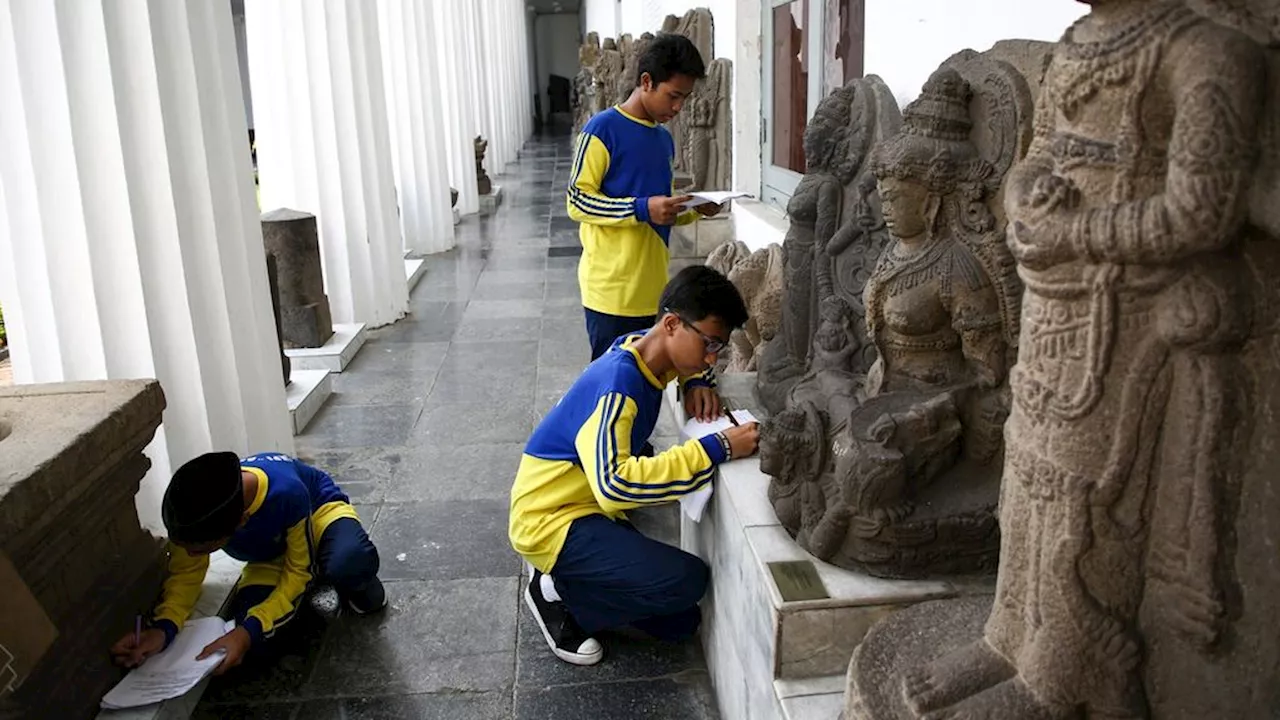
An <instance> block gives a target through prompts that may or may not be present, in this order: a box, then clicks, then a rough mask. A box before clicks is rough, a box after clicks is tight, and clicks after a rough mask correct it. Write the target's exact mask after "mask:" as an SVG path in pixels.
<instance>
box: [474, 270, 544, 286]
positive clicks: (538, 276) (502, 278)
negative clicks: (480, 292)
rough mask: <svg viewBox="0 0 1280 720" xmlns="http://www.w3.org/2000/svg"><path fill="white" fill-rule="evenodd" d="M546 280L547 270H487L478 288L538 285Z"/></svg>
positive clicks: (481, 276)
mask: <svg viewBox="0 0 1280 720" xmlns="http://www.w3.org/2000/svg"><path fill="white" fill-rule="evenodd" d="M545 280H546V270H537V269H534V270H486V271H485V272H484V273H483V274H481V275H480V281H479V283H477V285H476V288H477V289H481V288H486V287H489V286H496V285H510V284H512V283H536V282H544V281H545Z"/></svg>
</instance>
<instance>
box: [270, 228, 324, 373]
mask: <svg viewBox="0 0 1280 720" xmlns="http://www.w3.org/2000/svg"><path fill="white" fill-rule="evenodd" d="M262 243H263V245H264V246H265V247H266V249H267V254H268V255H270V256H272V257H274V258H275V260H276V270H277V273H278V277H277V279H278V282H279V289H280V333H281V335H282V336H283V343H284V346H285V347H286V348H317V347H321V346H322V345H324V344H325V343H326V342H328V340H329V338H330V337H332V336H333V316H332V315H331V314H330V312H329V297H328V296H327V295H325V293H324V273H323V268H322V266H321V263H320V237H319V235H318V233H317V230H316V216H315V215H312V214H310V213H304V212H298V211H297V210H288V209H285V208H280V209H278V210H272V211H270V212H267V213H263V215H262Z"/></svg>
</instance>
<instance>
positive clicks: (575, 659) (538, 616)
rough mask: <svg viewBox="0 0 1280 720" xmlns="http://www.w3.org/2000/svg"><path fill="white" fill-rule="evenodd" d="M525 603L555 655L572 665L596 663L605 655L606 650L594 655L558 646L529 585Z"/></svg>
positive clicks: (525, 590)
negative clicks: (543, 619)
mask: <svg viewBox="0 0 1280 720" xmlns="http://www.w3.org/2000/svg"><path fill="white" fill-rule="evenodd" d="M524 604H525V605H527V606H529V612H531V613H533V621H534V622H535V623H537V624H538V629H539V630H541V631H542V637H543V638H544V639H546V641H547V647H549V648H551V652H553V653H555V656H556V657H558V658H560V659H561V660H563V661H565V662H567V663H569V664H571V665H582V666H584V667H585V666H588V665H595V664H596V663H598V662H600V659H601V658H603V657H604V650H603V648H602V649H601V651H600V652H598V653H594V654H592V655H583V654H582V653H574V652H569V651H568V650H561V649H560V648H558V647H556V641H555V640H554V639H553V638H552V637H551V633H550V632H548V631H547V627H546V624H545V623H543V622H542V613H539V612H538V604H537V603H535V602H534V601H533V595H531V594H530V593H529V586H528V585H526V586H525V588H524Z"/></svg>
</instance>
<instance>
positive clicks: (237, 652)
mask: <svg viewBox="0 0 1280 720" xmlns="http://www.w3.org/2000/svg"><path fill="white" fill-rule="evenodd" d="M252 643H253V638H251V637H249V631H248V630H245V629H244V628H243V627H237V628H236V629H235V630H232V631H231V632H229V633H227V634H226V635H223V636H222V637H220V638H218V639H217V640H214V641H213V642H211V643H209V644H208V645H205V646H204V650H201V651H200V654H199V655H197V656H196V659H197V660H203V659H205V658H207V657H209V656H210V655H212V654H214V653H216V652H218V651H219V650H226V651H227V655H226V657H224V658H222V662H220V663H218V667H216V668H214V669H213V674H214V675H221V674H223V673H225V672H226V671H228V670H230V669H231V668H233V667H235V666H237V665H239V664H240V662H241V661H243V660H244V656H245V653H247V652H249V645H250V644H252Z"/></svg>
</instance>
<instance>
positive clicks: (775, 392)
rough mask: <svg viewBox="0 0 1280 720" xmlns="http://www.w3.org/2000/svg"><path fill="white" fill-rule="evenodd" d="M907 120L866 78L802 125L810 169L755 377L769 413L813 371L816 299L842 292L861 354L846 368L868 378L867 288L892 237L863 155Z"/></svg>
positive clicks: (793, 207)
mask: <svg viewBox="0 0 1280 720" xmlns="http://www.w3.org/2000/svg"><path fill="white" fill-rule="evenodd" d="M901 123H902V116H901V113H900V112H899V111H898V106H897V104H896V103H895V102H894V100H893V95H892V93H891V92H890V91H889V88H888V87H886V86H885V84H884V82H883V81H881V80H880V78H878V77H876V76H874V75H870V76H867V77H866V78H861V79H858V80H853V81H851V82H849V83H848V84H847V85H845V86H844V87H843V88H841V89H839V90H837V91H835V92H834V93H832V94H831V95H829V96H827V97H826V98H825V99H824V100H823V101H822V102H821V103H820V104H819V105H818V109H817V112H816V113H815V114H814V116H813V118H811V119H810V121H809V123H808V125H807V126H806V128H805V135H804V147H805V158H806V163H807V167H806V168H805V170H806V172H805V175H804V177H803V178H802V179H801V180H800V185H799V186H798V187H797V188H796V191H795V194H793V195H792V196H791V202H790V203H788V204H787V213H788V215H789V216H790V220H791V225H790V227H789V228H788V230H787V236H786V240H785V241H784V242H783V246H782V247H783V253H784V254H785V260H784V267H783V275H784V282H783V297H782V308H783V310H782V318H781V322H780V327H779V330H778V333H777V335H776V336H775V337H774V339H773V340H772V341H770V342H768V343H767V344H766V345H765V346H764V349H763V350H762V351H761V355H760V359H759V374H758V376H757V377H758V381H759V384H758V386H757V388H756V391H757V395H758V397H759V399H760V401H761V403H762V404H763V405H764V406H765V407H766V408H768V409H769V410H770V411H771V412H773V413H777V412H780V411H781V410H782V409H783V408H784V407H785V406H786V401H787V397H788V395H789V394H790V391H791V388H792V387H793V386H794V385H795V383H796V382H798V381H799V379H800V378H801V376H803V375H804V374H805V372H806V371H807V370H808V369H809V354H810V347H811V345H812V343H813V339H814V333H815V330H816V328H817V311H818V300H819V297H825V296H828V295H836V296H837V297H838V298H839V299H840V300H841V301H843V302H844V304H845V305H846V306H848V307H849V308H850V311H851V312H850V318H851V320H852V327H851V328H850V335H849V338H848V342H849V343H850V344H852V345H854V346H856V348H857V349H856V350H855V351H854V354H855V355H856V357H855V358H854V359H853V360H852V361H851V362H852V365H851V367H850V369H851V370H852V371H855V372H866V371H867V370H869V369H870V368H871V363H872V361H874V359H875V355H874V353H875V350H874V347H873V346H872V344H871V343H870V342H869V341H868V340H867V336H866V331H865V327H864V323H863V321H862V320H861V316H862V313H861V310H862V290H863V286H864V285H865V284H866V281H867V278H868V277H870V275H871V271H872V270H873V269H874V268H875V265H876V262H877V261H878V260H879V255H880V251H881V248H883V246H884V244H885V243H887V242H888V233H887V232H886V231H885V229H884V224H883V222H882V221H881V219H880V210H879V197H878V196H877V195H876V194H875V191H874V189H875V179H874V177H873V176H872V175H871V171H870V167H869V165H868V162H867V159H868V157H869V155H870V151H871V147H872V145H873V144H874V143H875V142H878V141H880V140H883V139H884V138H887V137H889V136H891V135H893V134H894V133H896V132H897V131H898V128H899V126H900V125H901ZM846 208H847V210H846ZM820 285H821V287H819V286H820Z"/></svg>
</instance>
